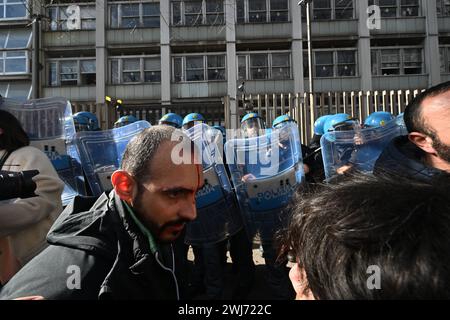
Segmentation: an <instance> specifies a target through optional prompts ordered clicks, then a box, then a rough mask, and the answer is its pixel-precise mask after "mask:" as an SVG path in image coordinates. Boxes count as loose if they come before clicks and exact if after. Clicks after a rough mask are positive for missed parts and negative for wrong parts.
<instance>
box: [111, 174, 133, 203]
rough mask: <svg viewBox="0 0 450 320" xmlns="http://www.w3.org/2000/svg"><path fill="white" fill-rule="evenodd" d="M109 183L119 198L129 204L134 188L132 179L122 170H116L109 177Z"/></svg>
mask: <svg viewBox="0 0 450 320" xmlns="http://www.w3.org/2000/svg"><path fill="white" fill-rule="evenodd" d="M111 182H112V185H113V186H114V190H115V191H116V193H117V195H118V196H119V198H120V199H122V200H124V201H127V202H129V203H131V202H132V200H133V193H134V191H135V186H136V182H135V181H134V179H133V177H131V176H130V174H129V173H128V172H126V171H124V170H116V171H114V172H113V174H112V176H111Z"/></svg>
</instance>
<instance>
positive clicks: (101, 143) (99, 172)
mask: <svg viewBox="0 0 450 320" xmlns="http://www.w3.org/2000/svg"><path fill="white" fill-rule="evenodd" d="M150 126H151V125H150V123H148V122H147V121H137V122H134V123H132V124H129V125H126V126H123V127H120V128H114V129H111V130H105V131H81V132H77V133H76V134H75V136H74V139H73V140H72V143H71V148H70V149H69V150H70V151H76V152H74V154H73V156H74V157H76V156H79V161H80V163H81V165H82V166H83V169H84V171H85V173H86V177H87V180H88V183H89V186H90V188H91V190H92V193H93V194H94V195H100V194H101V193H102V192H104V191H108V190H111V189H112V184H111V175H112V173H113V172H114V171H115V170H117V169H119V167H120V163H121V161H122V156H123V153H124V152H125V148H126V146H127V144H128V142H129V141H130V140H131V139H132V138H133V137H134V136H136V135H137V134H138V133H139V132H141V131H142V130H144V129H145V128H149V127H150Z"/></svg>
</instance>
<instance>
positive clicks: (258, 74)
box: [250, 54, 269, 80]
mask: <svg viewBox="0 0 450 320" xmlns="http://www.w3.org/2000/svg"><path fill="white" fill-rule="evenodd" d="M250 77H251V79H253V80H263V79H268V78H269V58H268V55H267V54H252V55H250Z"/></svg>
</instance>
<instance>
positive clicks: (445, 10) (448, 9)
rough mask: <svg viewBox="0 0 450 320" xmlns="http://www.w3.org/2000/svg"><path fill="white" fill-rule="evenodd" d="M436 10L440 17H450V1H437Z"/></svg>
mask: <svg viewBox="0 0 450 320" xmlns="http://www.w3.org/2000/svg"><path fill="white" fill-rule="evenodd" d="M436 9H437V14H438V16H440V17H446V16H450V0H436Z"/></svg>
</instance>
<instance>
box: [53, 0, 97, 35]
mask: <svg viewBox="0 0 450 320" xmlns="http://www.w3.org/2000/svg"><path fill="white" fill-rule="evenodd" d="M47 12H48V16H49V18H50V22H49V30H52V31H57V30H95V6H94V5H70V6H50V7H48V8H47Z"/></svg>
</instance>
